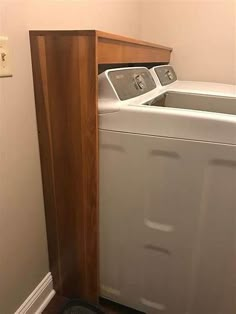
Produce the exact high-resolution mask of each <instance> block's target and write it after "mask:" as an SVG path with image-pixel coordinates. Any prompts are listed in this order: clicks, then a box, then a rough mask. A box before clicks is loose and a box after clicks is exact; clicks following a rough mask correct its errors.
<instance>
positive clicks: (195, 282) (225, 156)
mask: <svg viewBox="0 0 236 314" xmlns="http://www.w3.org/2000/svg"><path fill="white" fill-rule="evenodd" d="M159 69H160V68H159ZM158 71H159V70H158ZM158 71H157V72H158ZM161 71H162V74H159V77H160V78H159V79H158V76H157V74H158V73H157V72H156V70H155V69H152V74H153V77H152V76H151V75H150V72H149V71H148V70H147V69H146V68H130V69H129V68H125V69H113V70H107V71H105V72H104V73H102V74H101V75H99V141H100V248H101V250H100V251H101V261H100V265H101V295H102V296H103V297H106V298H108V299H111V300H113V301H116V302H118V303H121V304H124V305H127V306H130V307H132V308H135V309H138V310H140V311H143V312H146V313H166V314H234V313H235V312H236V275H235V274H236V193H235V191H236V93H235V87H234V86H228V85H220V84H212V85H211V84H210V85H209V83H195V84H194V83H190V82H187V83H186V84H184V83H182V82H178V81H177V80H176V77H175V74H174V71H173V69H172V68H171V67H169V66H165V67H162V68H161ZM156 73H157V74H156ZM162 76H163V77H164V84H163V81H162ZM167 78H168V81H167ZM165 80H166V82H165ZM160 82H162V84H163V85H162V84H161V83H160ZM181 84H182V85H181ZM187 85H188V86H187ZM181 86H182V87H181Z"/></svg>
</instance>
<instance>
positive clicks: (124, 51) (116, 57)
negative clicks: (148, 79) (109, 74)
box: [98, 38, 171, 64]
mask: <svg viewBox="0 0 236 314" xmlns="http://www.w3.org/2000/svg"><path fill="white" fill-rule="evenodd" d="M170 54H171V49H169V48H168V49H167V48H160V47H153V46H148V45H138V44H135V43H127V42H122V41H118V40H115V41H114V40H110V39H104V38H99V39H98V63H99V64H112V63H142V62H143V63H144V62H145V63H147V62H158V63H160V62H169V61H170Z"/></svg>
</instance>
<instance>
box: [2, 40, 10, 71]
mask: <svg viewBox="0 0 236 314" xmlns="http://www.w3.org/2000/svg"><path fill="white" fill-rule="evenodd" d="M8 76H12V73H11V58H10V53H9V47H8V37H4V36H0V77H8Z"/></svg>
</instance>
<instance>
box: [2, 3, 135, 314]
mask: <svg viewBox="0 0 236 314" xmlns="http://www.w3.org/2000/svg"><path fill="white" fill-rule="evenodd" d="M139 13H140V11H139V7H138V2H137V1H107V2H106V1H78V2H75V1H69V0H67V1H63V2H60V1H47V3H46V1H41V3H40V4H39V3H38V4H37V3H36V1H32V0H31V1H11V0H8V1H1V0H0V34H3V35H7V36H9V40H10V47H11V51H12V63H13V74H14V76H13V78H6V79H0V313H1V314H12V313H13V312H14V311H15V310H16V309H17V308H18V307H19V306H20V304H21V303H22V302H23V301H24V300H25V298H26V297H27V296H28V295H29V294H30V293H31V292H32V290H33V289H34V288H35V287H36V285H37V284H38V283H39V282H40V281H41V280H42V278H43V277H44V276H45V275H46V274H47V272H48V271H49V268H48V256H47V245H46V231H45V221H44V209H43V195H42V186H41V175H40V164H39V152H38V141H37V133H36V121H35V108H34V97H33V83H32V74H31V62H30V50H29V38H28V30H29V29H83V28H89V29H93V28H97V29H101V30H105V31H110V32H115V33H118V34H124V35H129V36H133V37H139V32H140V24H139ZM107 16H109V18H107Z"/></svg>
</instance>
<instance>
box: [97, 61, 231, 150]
mask: <svg viewBox="0 0 236 314" xmlns="http://www.w3.org/2000/svg"><path fill="white" fill-rule="evenodd" d="M158 68H159V69H160V68H161V69H162V71H164V72H163V73H165V74H164V75H165V76H166V77H165V79H164V81H165V82H164V85H162V84H161V82H160V79H159V78H158V76H157V74H156V72H155V68H153V69H151V70H150V71H149V70H148V69H147V68H144V67H139V68H131V69H132V75H131V74H130V73H128V72H129V71H130V68H123V69H114V70H107V71H105V72H103V73H102V74H100V75H99V102H98V105H99V114H100V115H99V128H100V129H106V130H111V131H117V132H129V133H137V134H145V135H150V136H165V137H173V138H181V139H186V140H189V139H191V140H196V141H210V142H217V143H225V144H226V143H227V144H233V145H235V144H236V115H233V114H225V113H224V114H222V113H219V112H209V111H201V110H199V109H198V110H191V109H182V108H173V107H162V106H152V105H147V104H151V103H152V101H153V100H154V99H155V98H157V97H159V96H162V95H164V94H165V93H172V92H177V93H183V94H186V95H187V94H190V95H191V94H192V95H199V96H201V95H208V96H210V97H211V96H214V97H213V99H216V100H217V102H218V103H219V102H220V101H221V99H222V106H224V100H225V98H228V99H229V100H230V101H231V107H232V105H233V106H234V100H235V107H236V86H234V85H227V84H218V83H207V82H191V81H178V80H177V77H176V75H175V73H174V70H173V68H172V67H170V66H160V67H158ZM166 70H168V72H166ZM172 71H173V73H172ZM110 72H113V73H114V72H117V73H116V74H115V75H114V74H113V80H114V79H115V80H116V77H117V76H116V75H118V79H120V78H121V80H124V81H125V82H124V81H123V82H122V84H121V85H120V86H122V88H126V86H127V89H128V91H131V94H132V96H133V97H130V98H128V97H129V92H128V94H126V96H125V97H126V99H125V100H121V99H120V91H119V84H118V85H116V87H115V86H114V85H115V84H114V81H112V79H111V76H110V75H109V73H110ZM148 72H149V73H151V75H152V77H153V80H154V83H155V87H154V88H153V82H152V83H151V81H152V79H151V78H150V76H149V74H148ZM140 73H141V78H138V82H137V81H136V79H135V78H136V77H137V76H139V75H140ZM122 75H124V77H125V78H124V77H123V78H122ZM126 79H127V80H126ZM167 79H169V80H170V83H168V84H167ZM143 80H144V82H143ZM146 80H147V81H148V82H146ZM139 82H141V83H140V84H141V88H140V90H139V86H137V84H138V83H139ZM143 83H144V88H143V85H142V84H143ZM135 85H136V86H135ZM117 88H118V89H117ZM135 89H136V90H137V93H139V94H137V93H136V94H135V92H134V90H135ZM134 95H135V96H134ZM122 97H124V96H122ZM190 101H191V98H190ZM220 104H221V102H220Z"/></svg>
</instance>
